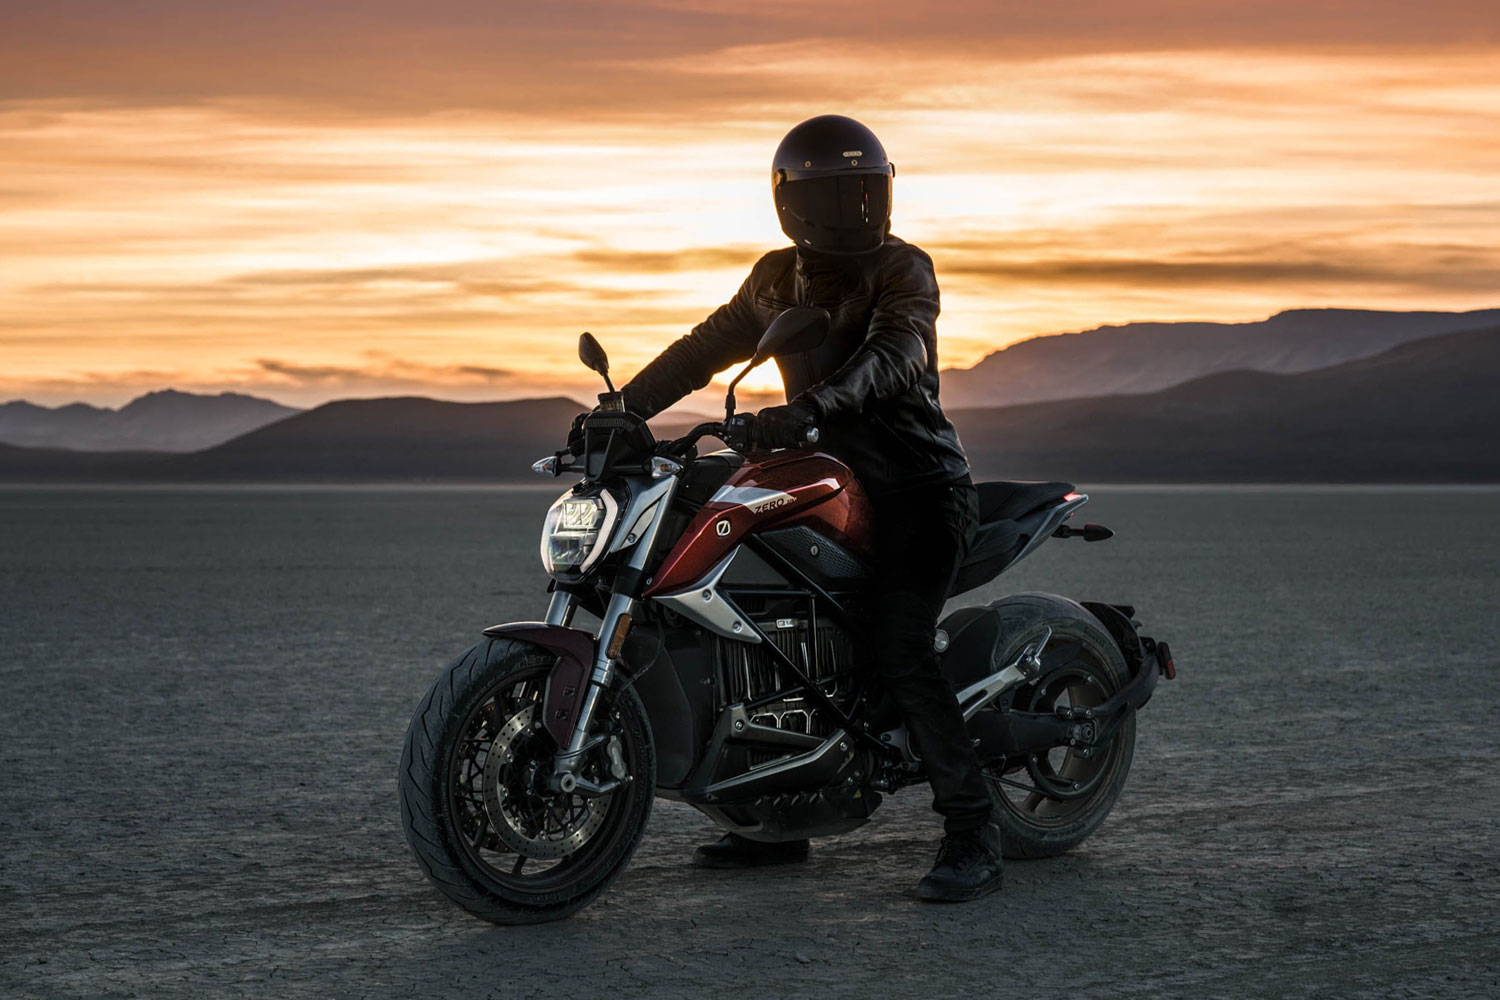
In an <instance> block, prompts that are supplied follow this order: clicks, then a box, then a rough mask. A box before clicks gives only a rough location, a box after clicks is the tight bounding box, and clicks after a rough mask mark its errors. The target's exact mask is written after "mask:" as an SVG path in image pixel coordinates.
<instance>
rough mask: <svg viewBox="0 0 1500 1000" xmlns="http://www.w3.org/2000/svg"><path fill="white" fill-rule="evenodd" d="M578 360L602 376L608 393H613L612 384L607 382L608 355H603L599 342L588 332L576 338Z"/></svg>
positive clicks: (613, 386)
mask: <svg viewBox="0 0 1500 1000" xmlns="http://www.w3.org/2000/svg"><path fill="white" fill-rule="evenodd" d="M578 360H579V361H582V362H583V363H584V364H585V365H586V366H587V367H589V368H591V369H593V370H594V371H596V372H598V373H599V374H600V375H602V376H604V384H605V385H606V386H608V387H609V391H610V392H614V391H615V385H614V383H613V382H611V381H610V380H609V355H607V354H605V353H604V348H603V347H602V346H600V344H599V341H598V340H596V339H594V335H593V334H592V333H589V332H588V331H584V332H583V334H582V335H581V336H579V338H578Z"/></svg>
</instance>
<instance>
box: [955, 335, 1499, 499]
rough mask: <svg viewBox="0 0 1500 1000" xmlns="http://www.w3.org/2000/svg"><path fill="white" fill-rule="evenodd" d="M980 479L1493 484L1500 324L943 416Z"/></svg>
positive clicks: (1496, 467)
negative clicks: (1347, 353)
mask: <svg viewBox="0 0 1500 1000" xmlns="http://www.w3.org/2000/svg"><path fill="white" fill-rule="evenodd" d="M952 416H953V419H954V422H955V423H956V424H957V425H958V427H959V431H960V433H961V435H962V437H963V441H964V446H965V448H966V449H967V450H968V452H969V456H970V458H971V459H972V460H973V463H974V465H975V468H976V469H979V470H982V471H983V472H984V473H986V474H988V475H994V476H999V477H1002V478H1024V479H1031V478H1035V479H1071V480H1073V481H1078V480H1079V479H1084V478H1087V479H1093V480H1096V481H1117V482H1151V481H1167V482H1171V481H1178V482H1202V481H1220V482H1255V481H1261V482H1273V481H1301V482H1496V481H1500V327H1493V328H1489V329H1484V330H1474V331H1467V332H1461V333H1454V334H1445V335H1442V336H1437V337H1431V338H1427V339H1423V340H1419V341H1415V342H1412V343H1409V344H1404V345H1402V346H1400V347H1397V348H1395V349H1393V350H1391V351H1388V352H1386V353H1384V354H1380V355H1377V356H1375V357H1372V358H1365V359H1362V360H1359V361H1352V362H1349V363H1347V364H1342V365H1338V366H1335V367H1332V368H1325V369H1321V370H1319V371H1313V372H1305V373H1302V374H1299V375H1273V374H1267V373H1264V372H1248V371H1235V372H1224V373H1220V374H1217V375H1210V376H1206V377H1204V378H1201V379H1196V380H1194V381H1192V382H1188V383H1186V384H1183V385H1179V386H1175V387H1173V388H1171V389H1167V390H1163V391H1161V392H1157V393H1151V394H1149V395H1140V396H1113V397H1106V398H1100V399H1083V400H1064V401H1059V402H1050V403H1034V404H1031V405H1029V406H1014V407H1000V408H987V409H979V410H959V411H955V412H954V413H953V414H952Z"/></svg>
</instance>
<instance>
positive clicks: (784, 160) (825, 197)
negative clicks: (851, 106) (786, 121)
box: [771, 115, 896, 254]
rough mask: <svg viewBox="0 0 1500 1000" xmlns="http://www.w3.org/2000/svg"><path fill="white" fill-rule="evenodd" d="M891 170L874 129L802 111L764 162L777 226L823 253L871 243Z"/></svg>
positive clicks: (881, 228) (880, 237)
mask: <svg viewBox="0 0 1500 1000" xmlns="http://www.w3.org/2000/svg"><path fill="white" fill-rule="evenodd" d="M894 176H896V168H895V166H894V165H893V164H892V163H891V162H890V161H889V160H887V159H886V158H885V147H884V146H882V145H881V144H880V140H879V139H877V138H875V133H874V132H871V131H870V130H869V129H867V128H865V127H864V126H863V125H861V124H860V123H859V122H857V121H855V120H854V119H853V118H845V117H844V116H843V115H819V116H818V117H816V118H809V119H808V120H807V121H805V122H803V123H802V124H801V125H798V126H797V127H796V128H794V129H792V130H791V131H790V132H788V133H787V134H786V138H784V139H782V140H781V145H779V146H777V147H776V157H775V159H773V160H772V161H771V193H772V195H773V196H774V197H775V199H776V217H777V218H778V219H779V220H780V221H781V231H782V232H784V233H786V234H787V235H788V236H790V237H791V238H792V242H793V243H796V244H797V245H798V246H799V247H809V248H811V249H813V250H821V251H823V252H824V253H835V254H851V253H867V252H868V251H870V250H874V249H876V248H877V247H879V246H880V244H881V242H882V241H884V240H885V235H886V232H887V231H888V230H889V229H890V226H891V178H892V177H894Z"/></svg>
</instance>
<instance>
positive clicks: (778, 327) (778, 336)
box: [750, 306, 829, 368]
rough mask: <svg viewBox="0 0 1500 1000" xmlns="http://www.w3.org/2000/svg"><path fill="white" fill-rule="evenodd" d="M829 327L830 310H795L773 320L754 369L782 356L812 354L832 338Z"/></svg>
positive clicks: (757, 348) (762, 337)
mask: <svg viewBox="0 0 1500 1000" xmlns="http://www.w3.org/2000/svg"><path fill="white" fill-rule="evenodd" d="M828 324H829V316H828V310H827V309H820V308H818V307H817V306H793V307H792V308H790V309H788V310H786V311H785V312H783V313H781V314H780V315H778V316H777V317H776V318H775V319H773V320H771V325H770V326H768V327H766V332H765V333H763V334H761V335H760V343H758V344H756V345H755V356H754V357H753V358H751V359H750V366H751V367H752V368H753V367H755V366H756V365H758V364H760V363H762V362H764V361H767V360H769V359H771V358H774V357H775V356H776V355H778V354H800V353H802V352H803V351H810V350H812V349H813V348H814V347H817V346H818V345H819V344H821V343H823V339H824V338H825V337H827V336H828Z"/></svg>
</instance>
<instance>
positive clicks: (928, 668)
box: [869, 482, 990, 833]
mask: <svg viewBox="0 0 1500 1000" xmlns="http://www.w3.org/2000/svg"><path fill="white" fill-rule="evenodd" d="M978 520H979V505H978V494H977V493H976V491H975V489H974V486H973V484H972V483H969V482H963V483H961V484H953V485H938V486H925V487H917V488H915V489H908V490H903V491H901V492H898V493H893V494H890V495H888V496H883V497H879V498H877V499H876V500H875V559H876V565H875V576H876V581H875V590H874V597H873V601H872V606H871V627H870V635H869V639H870V643H871V645H870V656H871V659H872V660H873V662H874V667H875V670H876V671H877V673H878V674H879V676H880V678H881V680H882V682H883V683H884V685H885V689H886V690H887V691H888V692H889V693H890V695H891V697H892V699H893V700H894V701H895V703H896V706H897V707H898V708H899V709H900V710H901V714H902V716H903V718H904V719H905V721H906V727H907V731H908V732H909V733H910V734H911V737H912V741H913V743H914V748H915V749H916V751H917V752H918V753H919V754H921V755H922V760H923V762H924V763H925V765H926V768H927V775H928V778H929V779H930V780H931V782H932V808H933V809H935V810H936V811H938V812H940V813H942V814H943V819H944V823H943V825H944V827H945V828H946V830H947V832H949V833H959V832H963V831H967V830H976V829H979V828H980V827H982V826H984V824H985V822H986V820H988V818H989V815H990V797H989V791H988V787H987V785H986V783H985V779H984V776H983V775H982V774H981V773H980V770H979V760H978V758H977V757H976V756H975V755H974V747H973V746H972V744H970V743H969V737H968V734H967V733H966V732H965V730H964V722H963V714H962V713H961V712H960V711H959V707H958V698H957V697H956V695H955V693H954V691H953V686H952V685H951V684H949V683H948V681H947V680H946V679H945V678H944V677H943V676H942V675H941V674H939V673H938V662H937V654H936V653H935V652H934V651H933V648H932V639H933V633H934V632H935V631H936V629H937V621H938V616H939V615H940V614H942V611H943V602H944V600H945V599H946V598H947V595H948V588H949V587H950V586H951V585H952V583H953V577H954V574H956V573H957V572H958V565H959V562H960V560H962V558H963V554H964V548H965V546H966V545H967V543H968V538H969V535H970V534H971V533H972V531H973V529H974V526H975V524H976V522H977V521H978Z"/></svg>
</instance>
